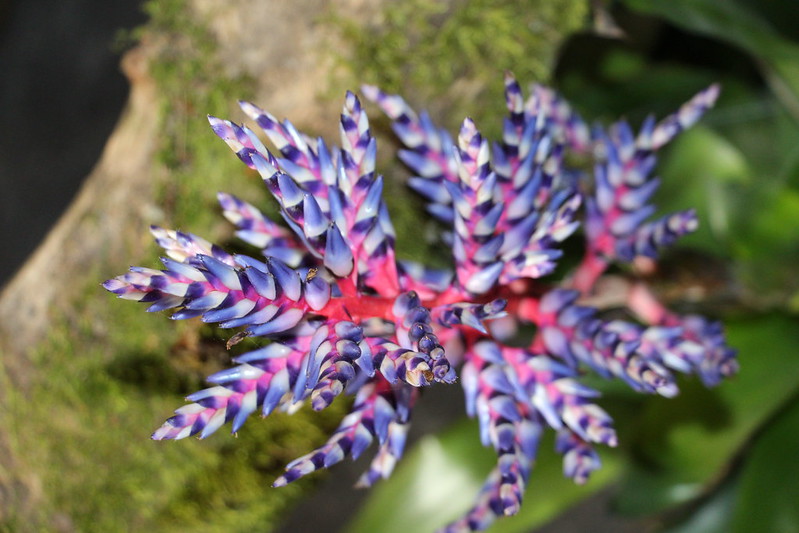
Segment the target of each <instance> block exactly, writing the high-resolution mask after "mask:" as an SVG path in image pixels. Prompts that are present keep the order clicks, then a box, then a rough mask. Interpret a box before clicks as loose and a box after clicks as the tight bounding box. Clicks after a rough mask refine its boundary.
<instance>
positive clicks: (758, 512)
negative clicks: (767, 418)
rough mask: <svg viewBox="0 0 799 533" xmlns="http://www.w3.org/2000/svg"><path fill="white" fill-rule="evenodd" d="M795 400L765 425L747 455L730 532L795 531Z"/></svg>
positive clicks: (798, 423)
mask: <svg viewBox="0 0 799 533" xmlns="http://www.w3.org/2000/svg"><path fill="white" fill-rule="evenodd" d="M798 442H799V401H794V402H792V404H791V405H790V407H789V408H788V409H787V410H786V412H784V413H782V414H781V415H780V416H779V417H778V418H777V420H775V421H774V422H773V423H772V424H770V425H769V427H768V429H767V430H766V431H765V432H764V433H763V435H761V436H760V437H759V438H758V439H757V440H756V441H755V444H754V446H753V448H752V450H751V451H750V452H749V454H748V459H747V461H746V463H745V465H744V467H743V469H742V471H741V477H740V482H739V487H738V498H737V502H736V504H735V507H734V511H733V517H732V518H733V527H732V529H730V530H729V531H732V532H733V533H747V532H749V531H779V532H780V533H793V532H799V506H797V505H796V499H797V495H799V461H796V446H797V443H798Z"/></svg>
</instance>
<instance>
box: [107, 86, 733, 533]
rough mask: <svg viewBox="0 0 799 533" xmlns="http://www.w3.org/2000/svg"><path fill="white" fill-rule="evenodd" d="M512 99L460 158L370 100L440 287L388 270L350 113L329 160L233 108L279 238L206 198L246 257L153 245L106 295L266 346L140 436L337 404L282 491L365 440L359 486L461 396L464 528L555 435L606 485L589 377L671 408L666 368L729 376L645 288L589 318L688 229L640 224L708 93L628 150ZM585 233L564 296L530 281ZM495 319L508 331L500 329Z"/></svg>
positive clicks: (388, 253)
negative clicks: (453, 394)
mask: <svg viewBox="0 0 799 533" xmlns="http://www.w3.org/2000/svg"><path fill="white" fill-rule="evenodd" d="M505 86H506V99H507V106H508V111H509V115H508V117H507V118H506V119H505V121H504V129H503V137H502V140H501V141H500V142H498V143H495V144H493V145H490V144H489V143H488V141H487V140H485V139H484V138H483V136H482V135H481V134H480V132H479V131H478V128H477V126H476V124H475V123H474V122H473V121H472V120H470V119H466V120H465V121H464V122H463V125H462V127H461V129H460V132H459V134H458V137H457V139H456V140H454V141H453V139H452V138H451V137H450V136H449V134H448V133H446V132H445V131H444V130H442V129H440V128H438V127H437V126H435V125H434V124H433V122H432V121H431V120H430V118H429V116H428V115H427V114H425V113H421V114H417V113H416V112H415V111H414V110H413V109H411V108H410V107H409V106H408V105H407V104H406V103H405V101H404V100H403V99H402V98H400V97H399V96H395V95H389V94H386V93H383V92H382V91H380V90H379V89H377V88H375V87H371V86H365V87H364V88H363V92H364V94H365V95H366V97H367V98H369V99H370V100H372V101H374V102H375V103H376V104H377V105H378V106H379V107H380V108H381V109H382V110H383V111H384V112H385V113H386V114H387V115H388V116H389V117H390V118H391V119H392V120H393V126H394V131H395V132H396V134H397V135H398V137H399V139H400V141H401V142H402V143H403V144H404V145H405V149H403V150H401V151H400V154H399V156H400V158H401V159H402V160H403V161H404V162H405V163H406V164H407V165H408V167H409V168H410V169H411V170H412V171H413V172H414V174H415V176H414V177H412V178H411V179H410V181H409V184H410V186H411V187H412V188H413V189H415V190H416V191H418V192H419V193H420V194H422V195H423V196H424V197H425V198H426V199H427V200H428V205H427V208H428V211H429V212H430V213H431V214H432V215H433V216H435V217H436V218H437V219H439V220H440V221H441V222H442V223H443V224H444V225H445V226H447V227H448V229H447V230H446V232H445V235H446V238H447V239H450V241H449V242H450V243H451V245H452V250H453V263H454V271H453V272H442V271H436V270H432V269H429V268H426V267H425V266H423V265H420V264H417V263H412V262H405V261H398V260H397V258H396V257H395V252H394V242H395V237H396V236H395V232H394V229H393V227H392V224H391V219H390V217H389V215H388V210H387V208H386V205H385V203H384V201H383V199H382V191H383V178H382V177H381V176H379V175H377V174H376V173H375V157H376V150H377V143H376V140H375V138H374V137H373V136H372V134H371V132H370V129H369V122H368V120H367V117H366V113H365V112H364V111H363V109H362V107H361V103H360V101H359V100H358V98H357V97H356V96H355V95H354V94H352V93H348V94H347V96H346V99H345V104H344V109H343V112H342V115H341V146H340V147H335V146H329V145H328V144H327V143H326V142H325V141H324V140H323V139H311V138H309V137H307V136H305V135H303V134H302V133H300V132H298V131H297V130H296V129H295V128H294V126H293V125H292V124H291V123H290V122H288V121H284V122H279V121H278V120H276V119H275V118H274V117H273V116H272V115H270V114H268V113H266V112H265V111H263V110H261V109H259V108H258V107H256V106H255V105H253V104H250V103H247V102H242V103H241V107H242V109H243V110H244V112H245V113H246V114H247V115H248V116H249V117H250V118H251V119H252V120H253V121H254V122H255V123H256V124H258V126H259V127H260V128H261V129H262V130H263V131H264V133H265V134H266V136H267V137H268V138H269V140H270V141H271V142H272V144H274V145H275V146H276V147H277V153H276V154H277V155H273V154H272V153H271V152H270V151H269V150H267V148H266V147H265V146H264V145H263V144H262V142H261V141H260V140H259V138H258V136H257V135H256V134H255V133H254V132H253V131H251V130H250V129H249V128H247V127H246V126H240V125H237V124H235V123H233V122H230V121H226V120H221V119H218V118H215V117H209V121H210V123H211V127H212V129H213V131H214V132H215V133H216V134H217V135H218V136H219V137H221V138H222V139H223V140H224V141H225V142H226V143H227V144H228V146H230V148H231V149H232V150H233V151H234V152H235V153H236V154H237V155H238V157H239V158H240V159H241V160H242V162H244V163H245V164H246V165H247V166H249V167H250V168H252V169H254V170H256V171H257V172H258V173H259V174H260V175H261V176H262V177H263V179H264V182H265V184H266V186H267V189H268V190H269V192H270V193H271V194H272V195H273V196H274V197H275V199H276V200H277V202H278V204H279V206H280V213H281V215H282V217H283V219H284V220H285V222H286V223H287V225H288V229H286V228H284V227H283V226H280V225H278V224H276V223H274V222H273V221H271V220H269V219H268V218H267V217H266V216H264V215H263V214H262V213H261V212H260V211H259V210H258V209H257V208H256V207H254V206H252V205H250V204H248V203H246V202H244V201H242V200H240V199H238V198H236V197H234V196H231V195H228V194H220V195H219V202H220V204H221V206H222V209H223V211H224V214H225V216H226V217H227V218H228V219H229V220H230V221H231V222H232V223H233V224H235V226H236V228H237V232H236V235H237V236H239V237H240V238H241V239H242V240H244V241H246V242H247V243H249V244H251V245H253V246H255V247H256V248H258V249H260V252H261V256H260V257H258V258H256V257H252V256H248V255H231V254H228V253H226V252H225V251H223V250H222V249H220V248H219V247H217V246H215V245H212V244H210V243H208V242H207V241H205V240H203V239H201V238H199V237H197V236H194V235H191V234H187V233H182V232H176V231H171V230H166V229H162V228H156V227H154V228H152V232H153V235H154V236H155V238H156V241H157V242H158V244H159V245H160V246H161V247H163V248H164V250H165V251H166V255H167V257H165V258H164V259H162V262H163V265H164V268H163V269H161V270H154V269H149V268H139V267H134V268H131V270H130V272H128V273H127V274H124V275H122V276H119V277H117V278H114V279H111V280H108V281H106V282H105V288H106V289H108V290H109V291H111V292H113V293H115V294H117V295H118V296H120V297H122V298H125V299H131V300H137V301H140V302H144V303H148V304H149V305H150V307H149V309H148V310H149V311H163V310H173V314H172V318H175V319H186V318H194V317H199V318H200V319H201V320H203V321H204V322H211V323H217V324H219V326H220V327H222V328H233V329H237V330H238V332H237V333H236V334H234V335H233V336H232V338H231V341H230V342H229V343H228V344H232V343H233V342H235V341H237V340H239V339H240V338H242V337H243V336H250V337H255V338H259V339H263V340H264V342H263V343H262V345H261V347H259V348H258V349H256V350H254V351H251V352H248V353H245V354H243V355H240V356H238V357H236V358H235V359H234V362H235V363H236V364H237V366H234V367H233V368H230V369H227V370H224V371H221V372H218V373H216V374H214V375H212V376H210V377H209V378H208V381H209V382H210V383H211V385H212V386H211V387H210V388H207V389H205V390H202V391H200V392H197V393H194V394H192V395H190V396H189V397H188V398H187V399H188V400H189V401H190V402H191V403H190V404H188V405H185V406H183V407H181V408H179V409H178V410H177V411H176V412H175V415H174V416H173V417H171V418H169V419H168V420H167V421H166V422H165V423H164V424H163V426H161V427H160V428H158V429H157V430H156V431H155V433H154V434H153V438H154V439H156V440H162V439H182V438H185V437H188V436H190V435H198V436H199V437H200V438H205V437H207V436H209V435H210V434H211V433H213V432H215V431H216V430H217V429H219V428H220V427H221V426H222V425H224V424H227V423H230V426H231V431H232V432H234V433H235V432H237V431H239V429H240V428H241V427H242V425H243V424H244V422H245V421H246V419H247V418H248V417H249V415H250V414H252V413H254V412H256V411H260V413H262V414H263V415H264V416H265V415H268V414H270V413H271V412H272V411H274V410H275V409H279V410H284V411H292V410H294V409H296V408H297V407H298V406H299V405H300V404H302V403H305V402H307V403H310V405H311V407H312V408H313V409H316V410H320V409H324V408H326V407H327V406H329V405H330V404H331V403H332V402H333V401H334V400H335V399H336V397H338V396H339V395H341V394H342V393H348V394H352V395H354V396H355V401H354V404H353V406H352V410H351V412H350V413H349V414H348V415H347V416H346V417H345V418H344V419H343V420H342V422H341V424H340V426H339V427H338V429H337V430H336V431H335V433H334V434H333V435H332V436H331V438H330V439H329V440H328V441H327V443H325V444H324V445H322V446H321V447H319V448H318V449H316V450H314V451H312V452H310V453H309V454H308V455H305V456H304V457H301V458H299V459H297V460H295V461H294V462H292V463H290V464H289V465H288V466H287V467H286V472H285V473H284V474H283V475H282V476H281V477H280V478H278V479H277V481H275V486H282V485H285V484H287V483H290V482H292V481H294V480H296V479H298V478H300V477H302V476H304V475H306V474H309V473H311V472H313V471H315V470H317V469H319V468H327V467H329V466H332V465H333V464H335V463H338V462H339V461H341V460H342V459H344V458H345V457H348V456H349V457H352V458H357V457H358V456H360V455H361V454H362V453H363V452H364V451H366V449H367V448H368V447H369V446H370V445H371V444H372V443H373V442H374V441H376V443H377V447H378V449H377V452H376V455H375V457H374V460H373V461H372V463H371V465H370V466H369V469H368V471H367V472H366V473H364V475H363V476H362V477H361V479H360V481H359V485H362V486H369V485H371V484H372V483H374V482H375V481H377V480H378V479H379V478H385V477H387V476H389V475H390V473H391V471H392V469H393V468H394V465H395V464H396V462H397V460H399V458H400V457H401V455H402V452H403V448H404V445H405V436H406V434H407V432H408V427H409V424H410V416H411V411H412V409H413V405H414V402H415V400H416V398H417V397H418V396H419V394H420V393H421V392H422V389H424V388H425V387H428V386H431V385H433V384H436V383H443V384H452V383H455V382H456V381H460V384H461V386H462V387H463V389H464V391H465V394H466V411H467V413H468V414H469V415H470V416H476V417H477V419H478V421H479V425H480V438H481V440H482V442H483V444H484V445H486V446H490V447H492V448H493V449H494V450H495V451H496V453H497V458H498V459H497V466H496V467H495V468H494V470H493V471H492V472H491V473H490V474H489V476H488V478H487V480H486V483H485V485H484V486H483V489H482V490H481V492H480V494H479V495H478V496H477V500H476V501H475V505H474V507H473V508H472V509H471V510H470V511H469V512H468V513H467V514H466V515H465V516H464V517H462V518H461V519H460V520H458V521H456V522H453V523H452V524H450V525H449V526H447V527H446V528H445V529H446V530H447V531H461V530H478V529H483V528H485V527H487V526H488V525H489V524H490V523H491V522H492V521H493V520H494V519H495V518H496V517H497V516H502V515H512V514H514V513H516V512H518V510H519V507H520V505H521V500H522V496H523V494H524V488H525V486H526V484H527V482H528V480H529V477H530V473H531V470H532V467H533V463H534V460H535V457H536V454H537V453H538V444H539V440H540V437H541V434H542V433H543V431H545V430H546V429H547V428H550V429H552V430H554V431H555V432H557V439H556V449H557V451H558V452H559V453H561V454H563V457H564V459H563V464H564V474H565V475H566V476H568V477H571V478H572V479H574V480H575V481H576V482H578V483H583V482H585V481H586V480H587V479H588V477H589V475H590V474H591V472H592V471H593V470H595V469H597V468H599V466H600V459H599V455H598V452H597V451H596V450H595V449H594V445H595V444H604V445H609V446H615V445H616V440H617V437H616V433H615V431H614V429H613V426H612V419H611V417H610V416H609V415H608V414H607V413H606V412H605V411H604V410H602V408H600V407H599V406H598V405H597V404H596V403H594V402H595V400H596V398H597V397H598V396H599V394H598V393H597V392H596V391H594V390H592V389H590V388H588V387H586V386H585V385H583V384H581V383H580V374H581V372H582V371H583V369H590V370H593V371H595V372H597V373H599V374H600V375H602V376H605V377H607V378H619V379H621V380H623V381H624V382H626V383H627V384H629V386H630V387H632V388H633V389H634V390H636V391H639V392H642V393H648V394H661V395H663V396H673V395H675V394H677V392H678V390H677V385H676V384H675V381H674V377H673V372H675V371H677V372H683V373H696V374H698V375H699V376H700V377H701V379H702V380H703V381H704V382H705V383H706V384H707V385H715V384H716V383H718V381H719V380H720V379H721V378H722V377H725V376H729V375H731V374H733V373H734V372H735V371H736V370H737V366H736V362H735V352H734V351H733V350H731V349H730V348H728V347H727V346H726V344H725V341H724V336H723V331H722V328H721V326H720V324H718V323H715V322H711V321H709V320H707V319H705V318H702V317H699V316H687V317H682V316H679V315H676V314H674V313H671V312H670V311H668V310H667V309H666V308H665V307H664V306H663V305H662V304H660V302H658V301H657V299H656V298H655V297H654V296H653V294H652V293H651V291H649V290H648V289H647V288H646V286H645V284H644V283H643V282H642V281H634V282H633V281H630V282H629V283H628V285H627V287H628V289H629V290H628V293H627V294H625V297H624V298H625V305H626V306H627V307H628V310H629V311H630V315H631V316H632V317H635V319H636V321H635V322H632V321H622V320H608V319H606V318H605V317H604V315H603V309H601V308H598V307H595V306H591V305H588V303H586V302H587V301H586V298H587V297H589V296H590V295H591V294H592V293H593V292H594V291H595V288H596V285H597V281H598V280H599V279H600V278H601V277H602V276H603V275H604V272H605V270H606V269H607V267H608V266H609V265H610V264H612V263H614V262H621V263H627V262H630V261H632V260H634V259H635V258H636V257H639V256H645V257H649V258H655V257H656V255H657V251H658V250H659V249H660V248H663V247H665V246H668V245H670V244H672V242H674V241H675V240H676V239H677V238H678V237H679V236H681V235H683V234H685V233H687V232H690V231H692V230H693V229H694V228H695V227H696V224H697V221H696V217H695V214H694V212H693V211H690V210H689V211H684V212H681V213H677V214H674V215H668V216H666V217H663V218H660V219H657V220H655V221H651V222H649V221H647V219H648V218H649V217H650V216H651V215H652V214H653V212H654V208H653V207H652V205H651V204H650V203H649V201H650V198H651V197H652V195H653V193H654V192H655V190H656V189H657V186H658V181H657V180H656V179H652V178H651V177H650V174H651V172H652V170H653V168H654V165H655V158H656V151H657V149H659V148H660V147H661V146H662V145H664V144H665V143H666V142H668V141H669V140H671V139H672V138H673V137H674V136H675V135H676V134H677V133H679V131H680V130H682V129H683V128H685V127H688V126H690V125H691V124H692V123H693V122H695V121H696V120H697V119H698V118H699V116H700V115H701V114H702V113H703V112H704V111H705V110H706V109H707V108H709V107H710V106H711V105H712V104H713V102H714V101H715V99H716V96H717V94H718V89H717V88H716V87H715V86H714V87H711V88H709V89H706V90H705V91H702V92H700V93H699V94H698V95H697V96H696V97H694V98H693V99H692V100H690V101H689V102H688V103H687V104H685V105H684V106H683V107H682V108H681V109H680V110H679V111H678V112H677V113H676V114H675V115H672V116H670V117H667V118H666V119H664V120H662V121H661V122H659V123H657V122H655V121H654V119H650V120H649V121H647V122H646V123H645V124H644V126H643V128H642V129H641V132H640V133H639V134H637V135H635V134H634V133H633V132H632V130H631V128H630V127H629V126H628V125H627V124H625V123H618V124H616V125H614V126H612V127H611V128H610V129H609V130H607V131H606V130H604V129H602V128H596V129H595V130H594V131H593V132H592V133H589V129H588V128H587V127H586V126H585V124H584V123H583V121H582V120H581V119H580V117H579V116H578V115H577V114H576V113H574V112H573V111H572V109H571V108H570V106H569V105H568V104H567V103H566V102H564V101H563V99H562V98H561V97H560V96H559V95H557V94H556V93H555V92H554V91H552V90H550V89H546V88H543V87H534V88H533V91H532V94H531V96H530V97H529V98H528V99H527V100H525V99H524V97H523V95H522V91H521V88H520V87H519V84H518V83H517V82H516V80H515V79H514V78H513V76H511V75H510V74H508V75H506V80H505ZM569 151H573V152H580V153H583V154H590V155H592V156H593V157H594V160H595V167H594V170H593V173H592V174H589V173H580V172H578V171H577V170H575V169H571V168H567V166H566V163H565V160H564V154H566V153H567V152H569ZM581 206H584V207H585V214H584V215H583V216H581V214H580V209H581ZM581 220H582V221H583V223H584V225H585V232H584V235H585V238H586V255H585V258H584V259H583V261H582V263H581V264H580V265H579V266H578V267H577V269H576V270H575V272H574V273H573V275H572V276H570V277H566V278H565V281H563V282H560V283H559V284H554V283H547V282H544V281H541V280H540V278H542V277H544V276H546V275H548V274H550V273H551V272H552V271H553V270H554V269H555V268H556V267H557V265H558V259H559V258H560V256H561V255H562V251H561V249H560V243H561V242H563V241H564V240H565V239H567V238H569V237H571V236H572V235H573V234H574V233H575V231H576V229H577V228H578V226H579V224H580V221H581ZM630 276H632V274H630ZM558 285H559V286H558ZM500 317H504V318H503V321H502V327H500V324H499V323H494V322H492V321H493V320H494V319H497V318H500ZM509 325H510V327H509ZM520 327H528V328H533V329H534V335H533V340H532V342H530V343H529V345H527V346H518V345H513V344H514V343H512V342H511V341H510V340H509V338H508V337H509V336H511V337H512V334H509V333H508V332H509V331H515V330H518V328H520ZM516 344H518V343H516ZM458 377H460V379H459V380H458Z"/></svg>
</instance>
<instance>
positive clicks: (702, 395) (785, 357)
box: [618, 314, 799, 514]
mask: <svg viewBox="0 0 799 533" xmlns="http://www.w3.org/2000/svg"><path fill="white" fill-rule="evenodd" d="M726 325H727V333H728V341H729V344H730V345H732V346H735V347H736V348H738V349H739V350H740V352H739V358H740V362H741V373H740V375H739V376H737V377H736V378H735V379H734V380H732V381H729V382H726V383H724V384H722V385H721V386H720V387H718V388H716V389H713V390H707V389H705V388H704V387H702V386H701V384H699V383H697V382H696V381H694V380H691V381H688V382H686V383H684V384H682V386H681V388H682V393H681V394H680V396H678V397H677V398H675V399H673V400H666V399H663V398H651V399H650V401H649V402H647V405H646V406H644V408H642V410H641V414H640V417H639V420H638V423H637V424H636V427H637V430H638V431H637V435H636V440H635V449H634V453H635V454H636V456H637V458H638V461H637V462H636V463H635V465H634V466H633V468H632V469H631V470H630V472H628V474H627V476H626V480H625V483H624V485H623V490H622V491H621V494H620V497H619V501H618V503H619V506H620V507H621V509H622V510H623V511H625V512H628V513H633V514H644V513H650V512H656V511H660V510H663V509H665V508H667V507H669V506H671V505H674V504H677V503H681V502H685V501H687V500H689V499H691V498H694V497H696V496H697V495H698V494H700V493H701V491H702V490H704V488H705V487H706V485H707V484H708V483H709V482H711V481H713V480H714V479H717V478H718V477H719V476H721V475H722V474H723V472H724V471H725V469H726V468H727V465H728V464H729V461H730V460H731V458H732V457H733V456H734V455H735V454H736V453H738V452H739V451H740V449H741V447H742V446H743V445H744V443H745V442H746V441H747V440H748V439H749V438H751V436H752V434H753V432H754V431H755V430H757V429H758V428H759V427H760V426H761V425H762V424H763V423H765V421H767V420H768V418H769V417H770V416H772V415H773V413H774V412H775V411H776V410H777V409H778V407H779V406H781V405H783V404H784V403H785V402H786V401H787V399H788V398H790V397H791V396H792V395H793V394H796V392H797V390H799V357H797V356H796V355H797V354H798V353H799V327H797V326H799V321H797V320H796V319H794V318H790V317H786V316H784V315H779V314H771V315H764V316H758V317H746V318H741V319H738V320H734V321H727V323H726Z"/></svg>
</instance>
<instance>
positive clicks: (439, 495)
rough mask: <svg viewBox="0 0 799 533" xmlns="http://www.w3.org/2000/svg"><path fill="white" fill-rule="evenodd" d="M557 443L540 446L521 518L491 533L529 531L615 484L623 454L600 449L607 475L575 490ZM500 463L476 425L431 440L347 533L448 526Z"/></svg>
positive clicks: (370, 500)
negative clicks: (482, 442)
mask: <svg viewBox="0 0 799 533" xmlns="http://www.w3.org/2000/svg"><path fill="white" fill-rule="evenodd" d="M550 437H551V435H550ZM552 442H553V439H551V438H549V437H548V438H545V439H544V440H543V442H542V444H541V449H540V451H539V458H540V459H539V461H538V463H537V464H536V467H535V468H534V470H533V473H532V475H531V479H530V483H529V486H528V488H527V492H526V493H525V503H523V505H522V509H521V512H520V513H519V514H518V515H516V516H514V517H510V518H504V519H500V520H499V521H497V522H496V525H495V526H493V527H492V528H491V531H492V532H495V533H497V532H503V533H510V532H525V531H530V530H531V529H532V528H534V527H536V526H538V525H541V524H543V523H545V522H547V521H548V520H551V519H552V518H554V517H555V516H557V515H558V514H559V513H560V512H562V511H564V510H566V509H568V508H569V507H570V506H572V505H573V504H575V503H576V502H578V501H580V500H582V499H583V498H585V497H587V496H589V495H591V494H593V493H595V492H596V491H598V490H599V489H601V488H603V487H605V486H607V484H608V483H610V482H611V481H613V480H614V479H616V477H617V475H618V472H619V461H618V454H617V453H615V451H613V450H609V449H600V450H599V452H600V455H601V456H602V461H603V467H602V469H600V470H599V471H598V472H595V473H594V475H593V476H592V478H591V480H590V481H589V482H588V483H587V484H586V485H583V486H579V485H575V484H574V483H572V482H571V481H570V480H568V479H566V478H564V477H563V473H562V466H561V457H560V456H559V455H556V454H555V453H554V452H553V451H552ZM495 463H496V456H495V455H494V453H493V452H492V451H491V450H489V449H486V448H483V447H482V446H481V445H480V441H479V437H478V428H477V424H476V423H475V422H474V421H472V420H469V421H463V422H460V423H458V424H456V425H454V426H453V427H452V428H450V429H449V430H447V431H445V432H443V433H442V434H440V435H428V436H426V437H424V438H422V439H421V440H420V441H419V442H418V444H417V445H416V446H415V447H414V449H413V450H412V451H411V452H410V453H409V454H408V456H407V457H406V458H405V459H404V460H403V462H402V463H401V464H400V465H399V466H398V468H397V471H396V472H395V473H394V475H393V476H392V477H391V478H390V479H389V480H388V481H386V482H384V483H382V484H381V485H379V486H377V487H375V488H374V489H373V491H372V493H371V494H370V496H369V498H368V499H367V501H366V503H365V505H364V507H363V508H362V510H361V512H360V513H359V514H358V516H356V517H355V519H354V521H353V523H352V524H351V525H350V527H349V528H348V529H347V531H351V532H353V533H367V532H368V533H371V532H373V531H380V532H381V533H404V532H406V531H409V530H414V531H433V530H435V529H436V528H439V527H441V526H444V525H446V524H447V523H448V522H450V521H452V520H454V519H457V518H458V516H460V515H461V514H463V513H465V512H466V511H467V510H468V509H469V508H470V507H471V505H472V503H473V501H474V498H475V497H476V496H477V493H478V491H479V490H480V487H481V486H482V484H483V480H484V478H485V477H486V475H488V472H489V471H490V470H491V468H492V467H493V466H494V464H495Z"/></svg>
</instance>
